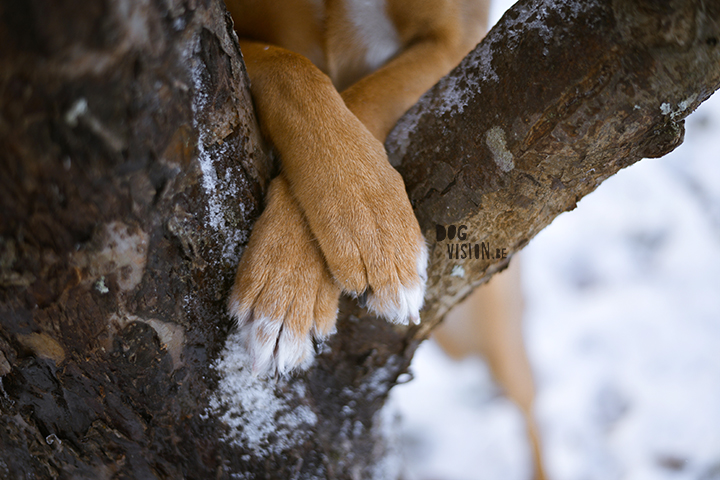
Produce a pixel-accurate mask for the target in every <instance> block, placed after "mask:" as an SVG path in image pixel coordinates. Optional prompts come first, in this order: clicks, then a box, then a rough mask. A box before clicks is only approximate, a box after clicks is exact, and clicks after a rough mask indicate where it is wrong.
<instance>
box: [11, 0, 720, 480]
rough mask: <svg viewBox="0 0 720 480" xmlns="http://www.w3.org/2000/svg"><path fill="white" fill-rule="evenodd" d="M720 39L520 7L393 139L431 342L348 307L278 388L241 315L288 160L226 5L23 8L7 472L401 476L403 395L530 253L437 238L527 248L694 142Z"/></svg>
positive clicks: (659, 17) (598, 15) (14, 7)
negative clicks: (242, 269) (486, 249)
mask: <svg viewBox="0 0 720 480" xmlns="http://www.w3.org/2000/svg"><path fill="white" fill-rule="evenodd" d="M719 25H720V5H719V4H718V2H717V1H712V2H710V1H704V2H702V1H699V0H698V1H674V2H673V1H670V2H663V3H662V5H660V4H658V3H657V2H653V1H650V0H646V1H623V0H614V1H613V0H607V1H595V2H577V3H576V4H574V3H569V2H562V1H559V0H555V1H553V0H545V1H524V2H520V3H519V4H518V5H516V6H515V7H514V8H513V9H512V11H511V12H509V13H508V14H507V15H506V16H505V17H504V18H503V20H502V21H501V22H500V24H499V25H498V26H497V27H496V28H495V29H493V30H492V31H491V33H490V34H489V35H488V37H487V38H486V39H485V40H484V41H483V42H482V43H481V44H480V45H479V46H478V48H477V49H476V50H475V52H474V53H473V54H471V56H470V57H468V58H467V59H466V60H465V61H464V62H463V64H462V65H461V66H460V67H458V69H456V70H455V71H454V72H453V73H451V75H450V76H449V77H447V78H446V79H444V80H443V81H442V82H440V84H438V86H436V87H435V88H434V89H433V90H432V91H431V92H429V93H428V94H427V95H426V96H425V97H424V98H423V99H422V100H421V101H420V102H419V104H418V105H417V106H416V107H414V108H413V109H412V110H411V111H410V112H408V114H406V116H405V117H404V118H403V119H402V120H401V121H400V123H399V125H398V127H397V128H396V130H395V131H394V132H393V134H392V135H391V137H390V138H389V139H388V142H387V147H388V150H389V152H390V156H391V160H392V161H393V162H394V164H395V165H397V167H398V169H399V170H400V171H401V173H402V174H403V176H404V178H405V181H406V185H407V187H408V192H409V194H410V197H411V200H412V201H413V204H414V207H415V209H416V213H417V216H418V218H419V220H420V222H421V226H422V228H423V230H424V231H425V232H426V235H427V238H428V240H429V244H430V246H431V249H432V252H433V253H432V258H431V268H430V282H429V289H428V297H427V309H426V311H425V312H424V315H423V320H424V323H423V325H422V326H421V327H415V328H400V327H393V326H389V325H388V324H386V323H385V322H383V321H380V320H377V319H375V318H372V317H370V316H368V315H367V314H366V313H364V312H363V311H361V310H360V309H358V308H357V307H356V306H355V304H354V302H352V301H348V300H346V301H343V308H342V311H341V315H340V320H339V325H338V333H337V335H335V337H333V338H332V339H331V340H330V342H329V343H328V344H327V345H325V346H322V348H321V353H320V355H319V356H318V360H317V362H316V364H315V366H313V367H312V368H311V369H310V370H309V371H308V372H306V373H304V374H302V375H299V376H297V377H294V378H292V379H285V380H279V381H274V380H268V381H261V380H257V379H253V378H251V377H250V376H249V375H247V373H246V372H245V371H244V370H243V369H242V365H241V364H239V363H238V362H237V361H236V360H237V359H238V358H242V353H241V352H239V351H238V350H237V348H236V347H237V345H236V342H235V339H234V337H233V335H232V333H231V324H230V321H229V319H228V317H227V315H226V313H225V310H224V302H225V297H226V295H227V293H228V291H229V288H230V285H231V282H232V279H233V276H234V269H235V265H236V263H237V259H238V256H239V255H240V254H241V252H242V247H243V245H244V244H245V242H246V240H247V237H248V233H249V230H250V228H251V225H252V222H253V220H254V219H255V218H256V217H257V215H258V213H259V211H260V208H261V201H262V195H263V192H264V187H265V185H266V183H267V180H268V179H269V178H270V177H271V175H272V164H271V160H270V158H269V156H268V153H267V149H266V148H265V146H264V145H263V144H262V141H261V140H260V137H259V133H258V132H259V129H258V127H257V124H256V121H255V119H254V115H253V112H252V107H251V105H252V104H251V101H250V97H249V94H248V89H247V79H246V76H245V73H244V68H243V65H242V61H241V58H240V52H239V49H238V47H237V43H236V41H235V39H234V35H233V34H232V33H231V22H230V20H229V18H228V17H227V16H226V14H225V12H224V8H223V7H222V5H221V4H220V3H219V2H218V1H213V0H205V1H203V0H197V1H192V0H191V1H180V0H176V1H172V0H167V1H159V0H145V1H141V0H118V1H110V0H103V1H92V2H90V1H85V2H78V1H74V0H44V1H43V0H35V1H30V2H3V3H0V380H1V381H2V383H0V387H1V389H0V477H8V478H53V477H60V478H92V479H97V478H211V477H214V478H313V477H317V478H369V477H381V476H386V477H391V476H392V475H393V471H394V470H393V465H392V462H391V461H390V460H388V458H387V457H386V456H385V455H386V448H385V447H386V445H385V443H384V440H383V438H382V436H381V435H380V434H381V431H380V430H381V428H379V425H380V424H381V423H382V422H381V419H380V416H379V415H378V412H379V411H380V408H381V407H382V405H383V402H384V400H385V398H386V396H387V392H388V390H389V389H390V387H391V386H392V385H394V384H395V383H396V382H397V378H398V376H399V375H400V374H401V373H402V372H404V371H405V370H406V369H407V366H408V364H409V362H410V358H411V356H412V353H413V351H414V349H415V347H416V346H417V344H418V343H419V342H420V341H421V339H422V338H424V337H425V336H426V335H427V333H428V332H429V329H430V328H431V327H432V326H433V325H435V324H436V323H437V322H439V321H440V319H441V317H442V315H443V314H444V313H445V312H446V311H447V309H448V308H450V306H452V305H453V304H454V303H456V302H457V301H459V300H460V299H461V298H462V297H464V296H465V295H467V293H469V291H470V290H471V288H472V287H473V286H475V285H477V284H479V283H481V282H482V281H485V280H486V279H487V278H488V277H489V276H490V275H491V274H492V273H494V272H495V271H497V270H499V269H501V268H503V266H504V265H505V264H506V263H507V261H508V260H507V259H502V258H493V259H486V260H482V259H472V260H469V259H466V260H464V261H461V260H449V259H448V258H447V244H448V243H453V242H448V241H441V242H435V228H436V225H437V224H439V225H443V226H449V225H461V224H463V225H466V226H467V227H468V233H469V237H468V240H467V241H466V242H471V243H472V244H476V243H477V244H481V243H482V242H486V244H489V245H490V246H491V248H492V250H493V253H494V249H495V248H506V249H507V252H508V253H509V254H512V253H513V252H516V251H517V250H519V249H521V248H522V247H523V246H524V245H525V244H526V243H527V242H528V241H529V239H530V238H532V236H533V235H535V234H536V233H537V232H538V231H539V230H540V229H542V228H543V227H544V226H545V225H547V224H548V223H549V222H550V221H551V220H552V219H553V218H554V217H555V216H556V215H558V214H559V213H560V212H563V211H565V210H569V209H572V208H573V207H574V205H575V204H576V202H577V201H578V199H579V198H581V197H582V196H583V195H585V194H587V193H589V192H590V191H592V190H593V189H594V188H595V187H596V186H597V185H598V184H599V183H600V182H601V181H602V180H604V179H605V178H607V177H609V176H610V175H612V174H613V173H614V172H616V171H617V170H618V169H620V168H622V167H624V166H627V165H630V164H632V163H633V162H635V161H637V160H639V159H640V158H643V157H655V156H660V155H663V154H664V153H666V152H668V151H670V150H672V149H673V148H674V147H675V146H677V145H678V144H679V143H680V142H681V141H682V132H683V125H682V119H683V118H684V117H685V116H686V115H687V114H688V113H690V112H691V111H692V110H693V109H694V108H695V107H696V106H697V105H698V104H699V103H700V102H702V101H703V100H705V99H706V98H707V97H709V96H710V94H711V93H712V92H713V91H714V90H715V89H716V88H717V87H718V84H719V82H720V46H718V39H719V38H720V31H719ZM455 243H457V242H455ZM278 255H282V252H278ZM458 266H460V267H462V269H460V268H459V267H458ZM453 273H454V275H453ZM461 273H462V275H461ZM214 361H215V362H216V365H217V368H212V367H211V363H212V362H214Z"/></svg>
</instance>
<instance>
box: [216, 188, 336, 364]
mask: <svg viewBox="0 0 720 480" xmlns="http://www.w3.org/2000/svg"><path fill="white" fill-rule="evenodd" d="M266 201H267V206H266V207H265V211H263V213H262V215H261V216H260V218H259V219H258V221H257V222H256V223H255V227H254V228H253V232H252V236H251V237H250V243H249V244H248V246H247V248H246V250H245V252H244V254H243V256H242V259H241V260H240V266H239V267H238V273H237V278H236V279H235V285H234V287H233V290H232V293H231V295H230V300H229V307H230V311H231V312H232V313H233V315H234V316H235V318H237V321H238V326H239V327H240V329H241V330H240V331H241V332H243V334H244V335H245V337H246V343H247V345H248V347H249V350H250V354H251V356H252V358H253V372H254V373H256V374H257V373H265V372H274V371H278V372H280V373H283V372H285V371H288V370H291V369H292V368H294V367H296V366H300V367H302V366H304V365H307V364H308V362H310V361H312V357H313V344H312V339H313V337H314V338H316V339H322V338H324V337H326V336H327V335H329V334H330V333H333V331H334V327H335V316H336V315H337V308H338V297H339V296H340V288H339V287H338V286H337V285H335V282H334V281H333V279H332V277H331V276H330V273H329V271H328V269H327V267H326V266H325V261H324V260H323V258H322V255H321V254H320V250H319V249H318V248H317V245H315V243H314V242H313V241H312V240H311V238H312V234H311V233H310V230H309V228H308V226H307V222H306V221H305V219H304V218H303V216H302V212H301V211H300V208H299V207H298V205H297V203H296V202H295V200H294V199H293V198H292V196H291V195H290V190H289V188H288V184H287V181H286V180H285V178H284V177H283V176H282V175H280V176H278V177H276V178H275V179H274V180H273V181H272V182H271V184H270V188H269V190H268V194H267V197H266ZM278 259H282V261H278Z"/></svg>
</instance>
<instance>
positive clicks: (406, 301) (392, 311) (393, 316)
mask: <svg viewBox="0 0 720 480" xmlns="http://www.w3.org/2000/svg"><path fill="white" fill-rule="evenodd" d="M427 262H428V250H427V246H426V245H425V241H424V240H423V241H422V242H421V244H420V251H419V253H418V256H417V273H418V279H417V282H416V284H415V285H409V286H408V285H401V286H400V287H398V288H392V287H387V288H381V289H378V290H376V291H373V292H371V293H370V294H369V295H368V297H367V302H366V305H367V308H368V310H370V311H371V312H373V313H374V314H376V315H378V316H380V317H383V318H385V319H387V320H388V321H390V322H393V323H400V324H403V325H407V324H408V323H409V322H412V323H414V324H415V325H419V324H420V309H421V308H422V306H423V302H424V300H425V282H426V280H427Z"/></svg>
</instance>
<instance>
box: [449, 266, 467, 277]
mask: <svg viewBox="0 0 720 480" xmlns="http://www.w3.org/2000/svg"><path fill="white" fill-rule="evenodd" d="M450 275H451V276H453V277H460V278H463V277H464V276H465V269H464V268H463V266H462V265H455V266H453V269H452V272H450Z"/></svg>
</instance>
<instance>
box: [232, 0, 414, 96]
mask: <svg viewBox="0 0 720 480" xmlns="http://www.w3.org/2000/svg"><path fill="white" fill-rule="evenodd" d="M227 3H228V8H229V9H230V10H231V12H232V13H233V17H234V18H235V19H236V29H237V30H238V33H239V34H240V35H241V36H244V37H246V38H253V39H255V40H258V41H264V42H268V43H272V44H274V45H279V46H281V47H284V48H287V49H288V50H292V51H294V52H297V53H300V54H301V55H303V56H305V57H307V58H309V59H310V60H311V61H312V62H313V63H314V64H315V65H316V66H317V67H318V68H320V69H321V70H322V71H324V72H325V73H327V74H328V75H329V76H330V78H331V79H332V81H333V83H334V84H335V86H336V87H337V88H338V90H343V89H344V88H346V87H348V86H350V85H351V84H353V83H354V82H355V81H357V80H358V79H360V78H362V77H364V76H365V75H367V74H369V73H371V72H373V71H375V70H376V69H377V68H379V67H380V66H381V65H383V64H384V63H385V62H387V61H388V60H389V59H390V58H392V57H393V56H394V55H395V54H397V53H398V52H399V51H400V49H401V47H402V45H401V41H400V37H399V35H398V32H397V29H396V27H395V25H394V23H393V21H392V20H391V18H390V16H389V15H388V9H387V4H386V0H273V1H272V2H269V1H267V0H235V1H232V0H230V1H228V2H227ZM233 10H234V11H233Z"/></svg>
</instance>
